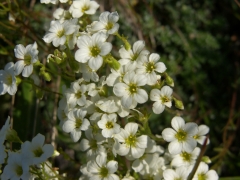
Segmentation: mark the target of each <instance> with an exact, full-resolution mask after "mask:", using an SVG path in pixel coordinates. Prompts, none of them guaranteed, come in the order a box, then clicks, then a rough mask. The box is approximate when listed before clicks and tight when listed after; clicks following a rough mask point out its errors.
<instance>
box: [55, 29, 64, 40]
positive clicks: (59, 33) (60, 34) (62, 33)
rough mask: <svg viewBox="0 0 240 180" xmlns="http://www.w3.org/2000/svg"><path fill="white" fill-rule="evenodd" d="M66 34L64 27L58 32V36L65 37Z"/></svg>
mask: <svg viewBox="0 0 240 180" xmlns="http://www.w3.org/2000/svg"><path fill="white" fill-rule="evenodd" d="M64 34H65V31H64V29H62V30H60V31H58V32H57V36H58V37H59V38H61V37H63V35H64Z"/></svg>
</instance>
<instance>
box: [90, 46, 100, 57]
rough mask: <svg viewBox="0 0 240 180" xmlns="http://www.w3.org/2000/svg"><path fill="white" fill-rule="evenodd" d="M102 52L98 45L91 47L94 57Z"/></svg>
mask: <svg viewBox="0 0 240 180" xmlns="http://www.w3.org/2000/svg"><path fill="white" fill-rule="evenodd" d="M100 52H101V51H100V49H99V47H98V46H93V47H91V48H90V53H91V56H93V57H97V56H98V55H99V53H100Z"/></svg>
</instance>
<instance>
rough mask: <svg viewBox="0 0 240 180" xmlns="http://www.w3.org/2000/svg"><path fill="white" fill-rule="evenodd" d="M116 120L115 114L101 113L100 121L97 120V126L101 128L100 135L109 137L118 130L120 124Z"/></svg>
mask: <svg viewBox="0 0 240 180" xmlns="http://www.w3.org/2000/svg"><path fill="white" fill-rule="evenodd" d="M116 122H117V115H116V114H109V115H107V114H103V116H102V118H101V120H100V121H98V123H97V124H98V126H99V128H100V129H102V135H103V137H105V138H110V137H112V135H114V134H117V133H119V132H120V125H119V124H117V123H116Z"/></svg>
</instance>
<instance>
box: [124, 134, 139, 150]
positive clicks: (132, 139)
mask: <svg viewBox="0 0 240 180" xmlns="http://www.w3.org/2000/svg"><path fill="white" fill-rule="evenodd" d="M125 142H126V144H127V145H128V146H133V147H135V146H136V143H137V138H136V136H134V135H130V136H128V138H127V139H126V140H125Z"/></svg>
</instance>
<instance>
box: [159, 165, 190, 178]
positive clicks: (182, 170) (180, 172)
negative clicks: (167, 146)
mask: <svg viewBox="0 0 240 180" xmlns="http://www.w3.org/2000/svg"><path fill="white" fill-rule="evenodd" d="M189 173H190V172H189V169H187V168H186V167H179V168H177V169H176V170H175V171H174V170H173V169H166V170H165V171H164V172H163V177H164V180H187V177H188V175H189Z"/></svg>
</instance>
